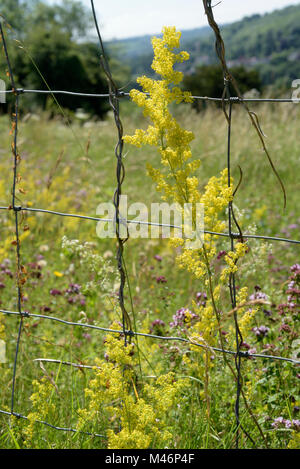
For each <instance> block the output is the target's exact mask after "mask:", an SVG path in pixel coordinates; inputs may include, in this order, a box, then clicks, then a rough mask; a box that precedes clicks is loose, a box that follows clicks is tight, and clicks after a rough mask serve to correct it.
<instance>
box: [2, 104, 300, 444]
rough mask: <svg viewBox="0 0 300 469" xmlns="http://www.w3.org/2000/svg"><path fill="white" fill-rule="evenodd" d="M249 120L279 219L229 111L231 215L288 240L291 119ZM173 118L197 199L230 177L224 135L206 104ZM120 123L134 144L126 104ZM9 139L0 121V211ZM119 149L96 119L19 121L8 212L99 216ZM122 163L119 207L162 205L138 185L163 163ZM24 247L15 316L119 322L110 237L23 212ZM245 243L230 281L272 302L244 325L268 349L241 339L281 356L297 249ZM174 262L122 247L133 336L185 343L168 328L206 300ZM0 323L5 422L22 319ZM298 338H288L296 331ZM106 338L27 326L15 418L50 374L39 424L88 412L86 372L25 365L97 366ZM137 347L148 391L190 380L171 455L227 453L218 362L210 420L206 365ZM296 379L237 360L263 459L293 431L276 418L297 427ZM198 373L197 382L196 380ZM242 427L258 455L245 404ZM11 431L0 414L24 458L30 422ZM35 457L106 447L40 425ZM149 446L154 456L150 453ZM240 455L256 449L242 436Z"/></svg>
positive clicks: (278, 366) (243, 122) (294, 165)
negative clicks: (180, 129) (184, 132)
mask: <svg viewBox="0 0 300 469" xmlns="http://www.w3.org/2000/svg"><path fill="white" fill-rule="evenodd" d="M254 110H255V111H256V112H257V114H258V116H259V119H260V123H261V126H262V129H263V131H264V132H265V134H266V135H267V136H268V138H267V139H266V140H267V146H268V149H269V152H270V154H271V156H272V159H273V162H274V164H275V166H276V168H277V170H278V172H279V174H280V176H281V179H282V181H283V183H284V186H285V189H286V193H287V207H286V209H284V208H283V196H282V192H281V190H280V187H279V184H278V182H277V180H276V178H275V176H274V174H273V172H272V171H271V168H270V165H269V163H268V161H267V159H266V156H265V154H264V153H263V151H262V150H261V148H260V144H259V141H258V139H257V136H256V134H255V131H254V129H253V128H252V127H251V124H250V122H249V118H248V117H247V115H246V114H245V112H244V110H243V109H242V108H241V107H240V106H239V105H236V106H234V110H233V126H232V172H233V176H234V180H235V184H237V181H238V180H239V174H240V173H239V168H238V166H240V167H241V169H242V173H243V179H242V183H241V186H240V188H239V190H238V193H237V195H236V197H235V199H234V206H235V211H236V215H237V217H238V220H239V223H240V225H241V227H242V229H243V230H244V231H245V232H248V233H249V232H251V233H256V234H262V235H267V236H281V237H290V238H295V239H297V238H299V226H300V208H299V184H300V183H299V172H300V171H299V170H300V167H299V165H300V159H299V140H298V132H299V131H298V129H299V118H300V108H299V107H298V106H297V105H291V104H278V105H276V106H275V105H268V104H261V105H259V106H258V105H257V106H255V107H254ZM174 114H175V116H176V118H177V119H178V121H179V122H180V123H181V124H182V125H183V126H184V127H185V128H186V129H188V130H192V131H193V132H194V134H195V140H194V141H193V142H192V150H193V157H194V158H200V159H201V161H202V164H201V166H200V168H199V170H198V171H197V176H198V178H199V180H200V181H201V184H202V187H204V186H205V184H206V182H207V180H208V178H209V177H211V176H213V175H215V174H217V173H218V172H219V171H220V170H222V169H223V168H224V167H226V150H227V141H226V137H227V124H226V120H225V118H224V115H223V113H222V110H220V109H218V108H216V107H215V106H214V105H209V106H208V107H207V109H206V110H205V111H204V112H202V113H200V114H196V113H195V112H194V111H193V110H192V109H191V107H190V106H189V105H180V106H177V107H176V108H174ZM121 116H123V124H124V133H125V134H132V133H133V132H134V129H135V128H137V127H139V128H140V127H141V126H146V125H147V122H146V120H145V119H144V117H143V116H142V115H141V114H140V112H139V111H138V110H137V109H136V108H135V106H134V104H132V103H130V102H127V101H124V102H122V103H121ZM9 130H10V122H9V119H8V117H7V116H2V117H1V119H0V132H1V143H0V157H1V159H0V168H1V180H0V205H1V206H8V205H10V203H11V186H12V164H13V163H12V156H11V153H10V142H11V136H10V135H9ZM116 141H117V133H116V129H115V127H114V122H113V116H112V115H110V114H109V115H108V116H107V118H106V120H104V121H95V122H93V121H90V122H88V123H86V124H85V125H80V124H79V123H77V122H76V121H73V122H72V123H71V124H70V126H68V125H66V124H65V123H64V122H63V119H62V118H60V117H57V118H55V119H51V120H50V119H48V116H47V114H41V115H39V116H38V117H37V116H34V115H33V116H27V117H25V116H24V117H23V119H22V120H21V122H20V128H19V153H20V155H21V157H22V161H21V164H20V166H19V167H18V172H19V173H20V175H21V177H22V180H21V181H20V183H19V186H18V187H19V188H21V191H19V192H18V193H17V195H18V202H20V204H21V205H22V206H28V207H30V206H31V207H39V208H43V209H49V210H56V211H60V212H68V213H78V214H84V215H90V216H95V214H96V207H97V206H98V204H99V203H101V202H108V201H111V200H112V197H113V193H114V190H115V187H116V175H115V169H116V158H115V156H114V146H115V144H116ZM125 154H126V156H125V158H124V164H125V168H126V177H125V181H124V184H123V193H124V194H126V195H128V200H129V203H133V202H144V203H146V204H147V205H148V206H150V204H151V203H152V202H159V201H160V196H159V194H157V192H156V190H155V186H154V184H153V183H152V181H151V179H150V178H149V176H147V174H146V163H147V162H151V164H152V165H153V166H158V164H159V156H158V155H157V154H156V153H155V152H154V151H153V149H152V148H150V147H149V148H143V149H136V148H132V147H130V148H129V147H125ZM56 166H57V167H56ZM0 215H1V220H2V223H1V238H0V261H1V266H2V267H1V269H2V271H1V272H0V282H1V288H0V295H1V296H0V305H1V308H2V309H8V310H13V311H16V310H17V309H16V308H17V301H16V285H15V274H14V272H15V246H14V245H13V244H12V242H13V240H14V225H13V214H12V213H11V212H10V211H1V214H0ZM225 217H226V214H224V218H225ZM24 226H25V227H26V229H25V231H24ZM63 236H66V237H67V238H68V239H69V240H73V239H77V240H78V241H79V243H81V244H83V243H86V242H89V243H91V244H90V245H89V248H88V249H89V250H90V251H91V252H92V253H93V254H94V255H101V256H102V261H103V266H102V267H103V269H102V270H101V268H100V267H99V272H98V273H97V275H96V276H95V272H92V271H91V270H90V269H89V266H88V264H86V263H84V262H81V259H80V256H78V255H77V254H74V253H73V254H70V253H67V252H66V250H64V249H62V238H63ZM21 238H22V241H21V259H22V264H23V265H24V266H25V267H26V270H27V281H26V284H25V286H24V295H25V301H24V306H23V307H24V309H25V310H27V311H29V312H31V313H42V314H48V315H53V316H57V317H59V318H62V319H65V320H69V321H75V322H78V321H83V322H87V323H88V324H96V325H100V326H104V327H108V326H109V325H110V324H111V323H112V321H113V320H119V321H120V320H121V317H120V314H119V313H117V312H116V292H117V286H118V280H117V271H116V261H115V252H116V242H115V240H114V239H99V238H98V237H97V235H96V223H95V222H94V221H88V220H77V219H68V218H62V217H58V216H54V215H49V214H40V213H36V214H32V213H30V212H24V219H22V225H21ZM248 245H249V247H250V250H249V253H248V255H247V256H246V258H245V262H244V265H243V267H241V269H240V273H239V276H238V287H240V286H245V285H246V286H248V288H249V292H251V293H253V292H254V287H255V286H259V288H261V289H262V291H264V292H265V293H267V295H268V297H269V298H270V303H271V304H270V305H269V306H268V307H267V309H268V314H267V313H265V314H264V313H260V316H259V317H257V318H255V322H254V324H253V326H255V325H256V326H260V325H261V324H265V325H267V326H268V328H269V330H270V333H269V335H268V337H266V338H264V339H263V340H260V341H259V340H258V339H257V338H256V337H255V334H253V333H252V336H251V333H250V338H249V341H250V343H251V345H252V346H253V347H254V346H255V347H256V348H257V350H258V351H261V350H264V349H265V347H266V344H267V343H268V344H271V345H274V348H273V352H274V353H275V352H276V353H277V354H282V355H285V356H289V355H290V354H291V353H292V351H293V347H294V346H295V344H294V342H295V339H296V338H297V335H294V336H291V337H290V336H289V337H288V338H284V340H282V344H280V343H278V337H280V332H279V329H280V325H281V324H282V318H281V317H280V316H279V315H278V313H277V306H278V304H280V303H283V302H284V301H285V299H286V294H285V291H286V285H287V279H288V277H289V275H290V266H291V265H293V264H295V263H296V262H297V261H299V256H298V249H299V248H298V247H297V246H296V245H292V244H287V243H286V244H283V243H277V242H273V243H267V242H264V241H257V240H249V242H248ZM218 248H219V250H220V251H222V250H228V249H229V240H228V239H226V238H221V239H220V240H219V241H218ZM175 254H176V253H175V252H174V251H173V250H172V249H171V248H170V246H169V245H168V241H167V240H164V239H129V241H128V242H127V243H126V244H125V251H124V261H125V265H126V269H127V272H128V278H129V282H130V284H129V285H127V288H126V297H125V300H126V304H127V308H128V310H129V311H131V314H132V316H133V315H134V317H135V323H136V327H137V330H143V331H144V332H154V333H158V334H169V335H179V334H181V333H182V332H181V331H179V330H176V329H172V327H171V326H170V325H169V324H170V322H171V321H172V317H173V315H174V314H175V313H176V311H177V310H179V309H180V308H183V307H184V308H191V309H192V307H193V305H192V301H193V300H195V298H196V294H197V292H204V291H205V285H204V284H202V282H201V281H195V280H193V279H192V278H191V277H189V275H187V274H186V273H185V272H184V271H181V270H180V269H178V268H177V267H176V264H175ZM154 256H160V257H156V258H155V257H154ZM102 261H101V260H99V262H102ZM161 277H163V278H164V279H165V280H166V282H160V281H159V280H158V279H159V278H161ZM72 285H73V287H72ZM74 285H77V287H74ZM78 286H79V289H78ZM128 287H130V290H129V288H128ZM72 288H73V290H72ZM76 288H77V290H76ZM129 293H131V297H130V294H129ZM131 302H132V303H131ZM226 309H228V310H230V304H229V298H228V297H226V296H224V311H226ZM116 314H117V315H118V317H116ZM157 319H160V320H161V321H163V323H164V325H162V326H161V328H160V327H159V326H157V325H155V326H153V325H152V323H153V321H155V320H157ZM2 320H3V321H4V325H5V335H6V339H5V340H6V344H7V361H6V363H5V364H2V365H0V366H1V368H0V373H1V377H0V381H1V396H0V409H3V410H9V409H10V393H11V385H12V368H13V360H14V352H15V344H16V337H17V332H18V318H17V317H15V316H11V317H10V316H5V318H2ZM295 327H296V325H295ZM294 332H295V334H297V331H296V329H295V331H294ZM104 337H105V334H103V333H101V332H99V331H93V330H92V329H84V328H80V327H77V328H76V327H71V326H65V325H62V324H59V323H53V322H51V321H47V320H36V321H35V320H33V319H25V321H24V330H23V334H22V338H21V347H20V353H19V357H18V368H17V381H16V394H15V411H16V412H19V413H22V414H23V415H28V414H29V413H30V411H31V407H32V403H31V401H30V396H31V395H32V393H33V385H32V382H33V380H35V379H37V380H39V379H41V377H43V376H46V378H47V379H48V381H49V382H51V383H52V387H53V389H52V392H51V396H50V398H49V402H51V403H52V402H53V403H54V405H55V412H53V413H52V414H50V415H48V416H47V421H50V422H51V423H52V424H54V425H59V426H63V427H67V426H70V427H72V428H75V427H76V422H77V419H78V409H80V408H82V407H84V406H85V399H86V398H85V394H84V389H85V388H86V387H87V386H88V383H89V379H90V377H91V374H92V373H93V371H91V370H87V369H76V368H73V367H70V366H64V365H58V364H49V363H42V364H41V366H39V362H37V361H34V360H35V359H37V358H52V359H57V360H64V361H68V362H73V363H81V364H88V365H93V364H94V360H95V358H96V357H101V358H102V357H103V353H104V344H103V340H104ZM138 345H139V347H138V348H139V353H140V361H141V364H142V369H143V374H142V378H141V379H142V380H145V381H147V380H148V381H151V376H152V375H157V373H159V372H161V373H162V372H167V371H169V370H172V371H174V373H176V375H178V376H180V377H184V379H186V380H187V382H188V387H187V390H186V391H185V393H184V395H183V396H182V400H181V402H180V404H179V405H176V406H175V407H174V409H173V411H172V412H170V415H169V420H170V422H169V424H170V427H171V428H172V441H171V442H170V445H171V446H169V447H177V448H231V447H233V445H234V437H235V420H234V412H233V406H234V399H235V383H234V382H233V379H232V377H231V375H230V373H229V372H228V370H227V371H226V367H225V365H224V362H223V359H222V356H215V357H214V364H213V367H212V369H211V370H210V372H209V374H210V378H209V395H210V398H209V401H210V413H209V415H208V414H207V401H208V396H207V395H205V386H204V382H203V367H204V364H203V355H200V354H199V355H197V353H196V352H195V351H192V350H189V349H188V347H186V346H183V345H181V344H180V343H179V345H178V344H177V343H168V344H165V343H161V344H160V343H159V342H158V341H155V342H153V341H151V340H149V339H139V343H138ZM270 350H271V349H270ZM270 353H272V350H271V351H270ZM184 354H186V355H187V354H189V355H190V356H191V361H192V364H193V366H190V367H188V366H187V365H186V364H185V363H184V361H183V355H184ZM295 368H296V367H294V366H293V365H291V364H288V363H276V362H267V361H266V360H247V361H245V362H244V364H243V367H242V372H243V375H244V382H245V388H246V391H247V395H248V398H249V402H250V405H251V408H252V410H253V412H254V413H255V415H256V416H257V419H258V421H259V424H260V425H261V427H262V429H263V431H264V433H265V435H266V438H267V440H268V442H269V445H270V446H271V447H276V448H280V447H286V446H287V445H288V443H289V440H290V439H291V437H293V436H294V431H293V429H290V431H289V430H286V429H285V430H284V431H283V430H278V431H276V430H275V429H274V427H272V425H271V423H272V421H273V419H274V418H277V417H279V416H284V417H285V418H289V417H290V418H297V417H295V416H296V412H297V408H298V407H299V404H300V402H299V397H297V373H296V369H295ZM199 370H202V372H201V373H202V374H201V373H200V372H199ZM295 409H296V410H295ZM241 419H242V423H243V424H244V426H245V427H246V428H247V429H250V431H251V433H253V434H254V437H255V440H256V441H258V443H257V446H258V447H261V446H263V442H262V440H261V438H260V435H259V433H258V430H257V428H256V427H255V425H254V423H253V421H252V420H251V418H250V417H249V414H248V413H247V412H246V410H245V408H244V407H243V405H242V409H241ZM14 420H15V421H14V422H13V425H12V426H11V427H9V419H8V418H7V417H6V416H1V415H0V422H1V423H0V447H2V448H14V447H23V446H24V433H23V431H24V428H25V427H26V425H27V423H26V422H25V421H23V420H16V419H14ZM109 425H114V422H113V421H109V422H108V421H106V420H105V419H104V418H103V420H101V417H99V420H98V421H97V422H94V425H93V426H91V425H89V426H88V428H86V430H88V431H91V432H93V431H95V432H97V433H105V432H106V429H107V427H108V426H109ZM32 445H33V447H35V448H104V447H105V445H106V442H105V439H104V440H103V439H100V438H93V437H89V436H87V435H82V434H79V433H76V434H75V435H73V434H70V433H66V432H58V431H55V430H52V429H51V428H49V427H44V426H42V425H40V424H36V429H35V437H34V441H33V443H32ZM155 447H157V448H159V447H160V442H159V441H157V442H156V446H155ZM241 447H244V448H251V447H252V445H251V443H250V442H249V441H248V440H247V438H246V437H244V435H243V434H242V436H241Z"/></svg>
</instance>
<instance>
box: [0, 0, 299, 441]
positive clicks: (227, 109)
mask: <svg viewBox="0 0 300 469" xmlns="http://www.w3.org/2000/svg"><path fill="white" fill-rule="evenodd" d="M203 5H204V10H205V13H206V15H207V19H208V23H209V25H210V27H211V28H212V30H213V31H214V34H215V38H216V53H217V56H218V59H219V61H220V63H221V66H222V70H223V75H224V92H223V96H222V97H220V98H219V97H208V96H193V97H192V98H193V99H195V100H203V101H213V102H220V103H221V104H222V109H223V112H224V114H225V118H226V120H227V124H228V131H227V158H226V160H227V161H226V165H227V170H228V186H229V187H230V176H231V138H232V112H233V108H234V106H235V105H236V104H239V105H242V106H243V107H244V108H245V111H246V112H247V113H248V116H249V118H250V120H251V123H252V124H253V126H254V128H255V130H256V132H257V134H258V137H259V139H260V141H261V143H262V146H263V149H264V151H265V153H266V155H267V157H268V160H269V162H270V165H271V167H272V170H273V171H274V173H275V175H276V177H277V179H278V181H279V183H280V185H281V187H282V190H283V194H284V199H285V190H284V187H283V184H282V182H281V179H280V177H279V175H278V174H277V171H276V169H275V167H274V166H273V163H272V160H271V158H270V156H269V154H268V150H267V149H266V147H265V144H264V137H263V134H262V132H261V129H260V125H259V122H258V119H257V116H256V115H255V114H254V113H253V112H252V111H250V110H249V108H248V104H247V103H257V102H259V103H262V102H264V103H277V104H280V103H294V100H293V99H272V98H266V99H259V98H254V99H251V98H248V99H247V98H244V97H243V96H242V95H241V93H240V91H239V88H238V85H237V83H236V82H235V79H234V77H233V76H232V75H231V74H230V70H229V69H228V67H227V63H226V57H225V46H224V43H223V39H222V36H221V33H220V30H219V27H218V25H217V23H216V22H215V19H214V15H213V10H212V5H211V1H210V0H203ZM91 7H92V13H93V18H94V22H95V28H96V31H97V36H98V40H99V47H100V62H101V66H102V69H103V71H104V74H105V76H106V78H107V83H108V93H104V94H92V93H77V92H73V91H67V90H50V89H48V90H34V89H23V88H18V87H17V86H16V81H15V77H14V73H13V65H12V64H11V61H10V57H9V53H8V48H7V44H6V37H5V34H4V22H3V21H2V20H0V37H1V40H2V45H3V51H4V55H5V60H6V64H7V69H8V76H9V79H10V83H11V89H10V90H6V91H4V93H7V94H10V95H12V96H13V99H14V112H13V114H12V121H13V143H12V153H13V176H12V192H11V194H12V197H11V204H10V205H9V206H0V213H1V212H2V213H4V212H6V213H7V212H9V213H12V214H13V221H14V227H15V228H14V229H15V249H16V289H17V308H16V311H11V310H6V309H1V310H0V313H2V314H4V315H7V316H17V317H18V318H19V326H18V334H17V340H16V345H15V353H14V363H13V368H12V381H11V382H12V384H11V402H10V411H5V410H1V409H0V414H2V415H5V416H8V417H11V416H14V417H17V418H21V419H27V416H26V415H23V414H21V413H19V412H18V411H17V409H16V406H15V392H16V373H17V367H18V358H19V348H20V343H21V339H22V332H23V329H24V322H25V321H26V320H27V319H32V318H38V319H43V320H48V321H52V322H53V323H61V324H63V325H65V326H72V327H79V328H88V329H94V330H96V331H99V332H110V333H113V334H122V335H123V336H124V340H125V345H126V343H127V341H130V340H131V339H132V338H133V337H139V336H140V337H148V338H151V339H153V340H157V341H174V342H181V343H186V344H190V345H191V344H192V345H194V346H197V347H200V348H204V349H207V345H204V344H203V343H198V342H197V341H195V340H192V339H190V338H184V337H178V336H161V335H155V334H152V333H149V334H148V333H142V332H137V331H134V330H133V328H132V324H131V319H130V315H129V314H128V311H127V309H126V306H125V299H124V289H125V287H126V276H127V272H126V269H125V268H124V264H123V251H124V245H125V243H126V241H127V240H128V238H129V234H128V236H127V237H126V238H125V239H124V238H123V237H122V236H121V234H120V225H121V223H124V220H122V219H121V214H120V197H121V195H122V184H123V181H124V178H125V167H124V157H123V156H124V155H123V126H122V122H121V116H120V110H119V101H120V100H121V99H124V98H126V97H128V96H129V93H125V92H123V91H120V90H119V89H118V88H117V85H116V83H115V82H114V79H113V77H112V74H111V70H110V66H109V62H108V60H107V57H106V54H105V51H104V47H103V42H102V38H101V34H100V30H99V26H98V22H97V18H96V13H95V9H94V3H93V0H91ZM229 83H231V84H232V85H233V87H234V89H235V91H236V94H237V96H231V95H230V92H229ZM31 93H37V94H38V93H40V94H49V95H52V96H54V95H60V94H67V95H71V96H74V97H78V98H84V97H93V98H95V99H108V101H109V104H110V107H111V110H112V112H113V116H114V122H115V126H116V130H117V135H118V138H117V142H116V147H115V157H116V189H115V193H114V197H113V202H114V207H115V217H114V219H112V218H99V217H93V216H88V215H81V214H73V213H65V212H60V211H53V210H48V209H47V208H39V207H23V206H21V205H18V204H17V197H16V184H17V177H18V176H17V167H18V164H19V160H20V157H19V154H18V130H19V125H18V124H19V113H20V96H21V95H23V94H31ZM23 212H31V213H33V214H35V213H41V214H44V215H45V216H46V215H51V216H59V217H71V218H79V219H82V220H91V221H95V222H103V223H106V222H114V226H115V234H116V239H117V255H116V257H117V267H118V272H119V275H120V287H119V292H118V301H119V306H120V309H121V312H122V328H120V329H111V328H106V327H100V326H96V325H93V324H86V323H81V322H72V321H67V320H64V319H62V318H59V317H55V316H49V315H45V314H36V313H31V312H28V311H25V310H24V309H23V307H22V288H23V283H24V281H23V277H24V270H23V266H22V262H21V243H20V235H19V223H20V217H21V215H22V213H23ZM125 221H126V224H130V223H135V224H139V225H142V224H147V225H155V226H158V227H170V228H175V229H176V228H181V227H180V226H177V225H172V224H168V225H166V224H164V223H151V222H145V221H142V220H141V221H138V220H125ZM127 232H128V230H127ZM203 233H205V234H210V235H212V236H220V237H226V238H229V244H230V248H231V250H233V248H234V241H235V240H236V239H258V240H269V241H276V242H283V243H292V244H300V240H297V239H289V238H282V237H276V236H265V235H263V234H261V235H254V234H247V233H244V232H242V231H241V229H240V227H239V224H238V222H237V220H236V217H235V214H234V209H233V205H232V202H230V203H229V206H228V230H227V232H222V233H220V232H214V231H208V230H203ZM229 293H230V298H231V305H232V313H233V318H234V327H235V339H236V349H235V350H227V349H226V348H224V347H223V344H221V347H209V349H210V350H211V351H214V352H217V353H220V354H223V356H224V357H225V356H226V355H232V356H233V357H234V361H235V372H236V398H235V409H234V410H235V420H236V447H237V448H238V447H239V432H241V431H242V432H243V433H244V434H245V435H246V436H247V437H248V438H249V440H250V441H252V443H253V444H254V445H255V441H253V439H252V437H251V435H249V433H248V431H247V429H245V428H244V427H243V424H242V423H241V420H240V399H241V394H242V375H241V363H242V360H244V359H248V358H250V357H251V358H257V359H268V360H275V361H281V362H287V363H290V364H291V365H296V366H297V365H300V361H299V360H298V359H294V358H287V357H282V356H276V355H267V354H258V353H249V352H248V351H243V350H241V346H242V343H243V337H242V335H241V332H240V329H239V323H238V317H237V311H238V309H239V307H240V305H238V304H237V300H236V295H237V291H236V281H235V275H234V273H232V274H231V275H230V281H229ZM257 303H259V300H258V301H254V302H252V303H251V302H249V303H247V305H251V304H257ZM242 306H244V305H242ZM35 360H36V361H41V362H42V361H45V362H52V363H59V364H63V365H66V366H73V367H77V368H91V369H94V368H95V367H91V366H88V365H83V364H77V363H72V362H67V361H62V360H54V359H46V358H45V359H42V358H37V359H35ZM37 423H40V424H42V425H46V426H48V427H51V428H53V429H55V430H60V431H66V432H72V433H76V432H77V431H78V430H77V429H74V428H69V427H58V426H55V425H52V424H51V423H49V422H46V421H43V420H37ZM80 433H82V434H86V435H90V436H94V437H100V438H106V437H105V435H102V434H98V433H90V432H83V431H80Z"/></svg>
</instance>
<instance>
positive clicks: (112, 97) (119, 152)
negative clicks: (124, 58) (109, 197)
mask: <svg viewBox="0 0 300 469" xmlns="http://www.w3.org/2000/svg"><path fill="white" fill-rule="evenodd" d="M91 7H92V13H93V18H94V23H95V27H96V31H97V35H98V39H99V43H100V50H101V56H100V61H101V65H102V68H103V71H104V73H105V76H106V78H107V82H108V89H109V103H110V107H111V109H112V111H113V114H114V120H115V124H116V128H117V132H118V142H117V144H116V147H115V156H116V158H117V168H116V177H117V188H116V190H115V193H114V198H113V202H114V206H115V225H116V237H117V243H118V247H117V264H118V271H119V274H120V287H119V305H120V308H121V311H122V324H123V333H124V340H125V344H126V343H127V336H128V335H129V340H130V337H131V335H132V326H131V320H130V317H129V314H128V312H127V310H126V307H125V301H124V288H125V284H126V273H125V268H124V265H123V253H124V244H125V243H126V241H127V240H128V238H129V231H128V227H127V224H126V222H124V219H123V217H122V214H120V199H121V195H122V184H123V181H124V178H125V167H124V163H123V147H124V141H123V125H122V122H121V118H120V112H119V111H120V107H119V90H118V87H117V85H116V83H115V81H114V80H113V77H112V74H111V70H110V66H109V62H108V60H107V57H106V54H105V50H104V46H103V41H102V37H101V34H100V29H99V25H98V21H97V16H96V12H95V7H94V1H93V0H91ZM120 224H122V227H123V228H124V226H125V227H126V231H127V236H126V237H125V238H124V237H122V233H121V230H120V228H122V227H121V226H120Z"/></svg>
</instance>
